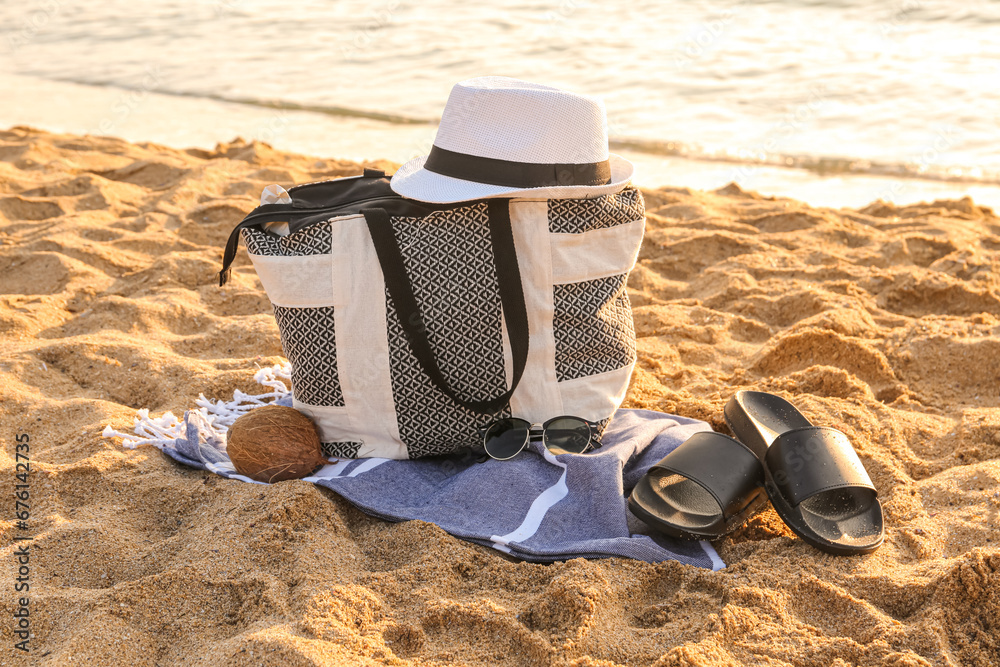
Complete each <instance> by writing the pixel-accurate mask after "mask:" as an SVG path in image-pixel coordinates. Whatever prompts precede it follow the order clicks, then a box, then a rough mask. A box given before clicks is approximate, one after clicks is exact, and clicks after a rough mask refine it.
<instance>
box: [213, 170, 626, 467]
mask: <svg viewBox="0 0 1000 667" xmlns="http://www.w3.org/2000/svg"><path fill="white" fill-rule="evenodd" d="M262 201H264V202H274V203H263V204H262V205H261V206H259V207H257V208H256V209H254V210H253V211H252V212H251V213H250V214H248V215H247V216H246V218H245V219H244V220H243V221H242V222H240V223H239V224H238V225H237V226H236V228H235V229H234V230H233V233H232V235H231V236H230V238H229V242H228V243H227V245H226V250H225V256H224V259H223V269H222V271H221V272H220V284H224V283H225V281H226V279H227V277H228V275H229V267H230V265H231V264H232V261H233V259H234V258H235V255H236V252H237V247H238V244H239V240H240V238H241V237H242V238H243V240H244V243H245V244H246V247H247V251H248V254H249V256H250V259H251V261H252V262H253V265H254V268H255V270H256V272H257V275H258V276H259V278H260V281H261V284H262V285H263V286H264V289H265V290H266V292H267V295H268V297H269V299H270V301H271V303H272V306H273V308H274V316H275V319H276V320H277V324H278V329H279V332H280V335H281V345H282V349H283V350H284V353H285V355H286V356H287V358H288V359H289V361H290V362H291V365H292V392H293V396H294V406H295V407H296V408H297V409H299V410H301V411H302V412H304V413H305V414H307V415H309V416H310V417H312V419H313V420H314V421H315V422H316V425H317V427H318V429H319V432H320V436H321V437H320V439H321V441H322V443H323V444H322V446H323V451H324V453H325V454H326V455H327V456H331V457H333V456H336V457H345V458H361V457H384V458H391V459H405V458H418V457H423V456H431V455H436V454H443V453H450V452H453V451H456V450H459V449H462V448H465V447H469V446H472V445H475V444H476V443H478V442H480V436H479V435H478V434H477V428H478V427H481V426H483V425H485V424H488V423H489V422H490V421H492V420H493V419H495V418H497V417H499V416H509V415H512V416H515V417H521V418H523V419H527V420H529V421H531V422H532V423H538V422H544V421H545V420H547V419H550V418H552V417H556V416H560V415H574V416H578V417H583V418H584V419H588V420H590V421H594V422H599V423H600V424H601V431H603V428H604V427H605V426H606V425H607V422H608V421H609V420H610V418H611V417H612V415H613V414H614V413H615V411H616V410H617V409H618V407H619V405H620V404H621V402H622V400H623V399H624V396H625V392H626V390H627V388H628V385H629V379H630V377H631V374H632V370H633V368H634V366H635V361H636V352H635V330H634V327H633V322H632V311H631V307H630V305H629V298H628V294H627V292H626V289H625V283H626V281H627V279H628V274H629V271H630V270H631V269H632V267H633V266H634V265H635V261H636V257H637V255H638V251H639V246H640V244H641V242H642V237H643V230H644V222H645V215H644V206H643V200H642V195H641V194H640V193H639V191H638V190H637V189H636V188H634V187H632V186H631V185H627V186H625V187H624V188H622V189H621V190H620V191H618V192H616V193H612V194H605V195H601V196H596V197H593V198H586V199H519V198H490V199H481V200H474V201H464V202H461V203H458V204H454V203H452V204H429V203H425V202H419V201H415V200H412V199H406V198H403V197H401V196H399V195H397V194H396V193H395V192H393V190H392V189H391V188H390V185H389V179H388V178H387V177H386V176H385V174H383V173H382V172H380V171H375V170H365V173H364V175H362V176H359V177H353V178H341V179H336V180H332V181H324V182H320V183H311V184H306V185H299V186H295V187H292V188H290V189H289V190H288V191H287V192H286V191H285V190H283V189H282V188H281V187H280V186H269V187H268V188H266V189H265V192H264V194H263V195H262ZM276 227H280V228H281V230H280V234H279V233H275V232H274V231H272V230H274V229H275V228H276Z"/></svg>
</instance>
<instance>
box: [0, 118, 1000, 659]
mask: <svg viewBox="0 0 1000 667" xmlns="http://www.w3.org/2000/svg"><path fill="white" fill-rule="evenodd" d="M393 165H394V162H391V161H389V160H380V161H374V162H370V163H368V164H367V166H376V167H381V168H391V167H392V166H393ZM360 169H361V165H359V164H357V163H354V162H351V161H348V160H342V159H333V158H320V157H316V156H315V155H312V154H290V153H286V152H282V151H279V150H276V149H274V148H272V147H271V146H269V145H267V144H265V143H261V142H246V141H242V140H236V141H231V142H224V143H220V144H218V145H216V146H214V147H213V148H211V149H205V148H187V149H183V150H181V149H174V148H170V147H167V146H163V145H159V144H156V143H151V142H144V143H142V144H135V143H129V142H128V141H125V140H121V139H115V138H107V137H94V136H80V135H72V134H55V133H49V132H46V131H42V130H35V129H28V128H12V129H8V130H0V275H3V280H2V282H0V285H2V290H0V292H2V293H0V416H2V422H3V423H4V424H5V425H10V426H11V428H8V429H5V430H4V431H3V432H0V441H2V443H3V446H4V452H5V453H6V455H7V459H6V464H5V467H4V470H5V472H6V473H7V477H6V479H8V480H10V479H13V468H14V465H13V463H14V461H13V456H14V451H15V436H19V435H20V434H24V433H26V434H28V435H29V436H30V441H31V443H32V451H31V457H32V458H31V462H32V467H33V473H32V475H33V476H32V478H31V484H32V499H33V502H32V509H31V517H32V519H31V527H30V534H31V535H32V536H33V538H34V539H33V541H32V547H31V548H32V550H33V551H32V603H31V604H32V606H31V607H30V608H31V614H32V617H31V623H32V632H34V634H35V636H34V638H33V639H32V648H33V650H37V657H39V658H41V661H42V663H41V664H53V665H56V664H69V663H70V660H71V658H72V662H81V663H86V662H88V661H90V662H94V663H95V664H96V663H100V664H107V665H110V666H111V667H125V666H126V665H133V664H155V663H159V664H190V663H193V662H195V661H198V660H200V661H202V662H203V663H204V664H206V665H220V666H221V665H250V664H287V665H293V666H297V665H380V664H395V665H413V666H415V667H416V666H424V665H474V666H480V665H481V666H483V667H485V666H487V665H490V666H494V665H500V666H503V667H507V666H510V667H514V666H515V665H518V666H519V665H524V664H538V665H542V664H564V665H575V666H577V667H584V666H585V665H591V666H597V665H600V666H601V667H613V666H617V665H656V666H657V667H666V666H668V665H694V664H698V665H710V666H713V667H714V666H720V667H721V666H722V665H733V664H760V663H763V662H768V663H769V664H776V665H796V666H800V665H801V666H809V667H813V666H815V667H828V666H829V665H835V664H841V665H843V664H852V665H855V664H856V665H866V666H867V665H871V666H879V667H882V666H886V667H888V666H890V665H893V666H903V665H908V666H917V665H920V666H925V665H956V666H957V665H960V664H983V665H986V664H995V663H1000V642H998V640H997V637H996V633H995V630H996V620H995V619H996V618H997V617H998V616H1000V492H997V489H1000V218H998V217H997V216H996V215H995V214H994V213H993V212H992V211H991V210H990V209H989V208H987V207H985V206H982V205H981V202H979V201H974V200H973V199H969V198H957V197H956V198H952V199H948V200H941V201H934V202H927V203H923V204H912V205H906V206H897V205H892V204H887V203H884V202H873V203H867V204H866V205H863V206H857V207H853V208H847V207H844V206H838V207H836V208H820V207H812V206H809V205H808V204H805V203H803V202H801V201H796V200H793V199H787V198H783V197H773V196H764V195H761V194H758V193H756V192H753V191H749V190H746V189H742V188H740V187H738V186H735V185H729V186H726V187H722V188H718V189H716V190H714V191H707V190H693V189H689V188H688V187H677V186H669V187H662V188H657V189H650V188H643V190H642V192H643V196H644V198H645V201H646V211H647V227H646V236H645V240H644V242H643V247H642V250H641V251H640V256H639V261H638V264H637V266H636V268H635V269H634V271H633V272H632V274H631V276H630V278H629V282H628V287H629V297H630V300H631V304H632V309H633V317H634V321H635V328H636V334H637V338H638V342H637V347H638V357H639V361H638V364H637V366H636V371H635V374H634V376H633V379H632V383H631V386H630V388H629V392H628V395H627V397H626V402H625V404H624V407H629V408H645V409H651V410H659V411H663V412H668V413H672V414H678V415H682V416H685V417H690V418H696V419H703V420H705V421H707V422H708V423H709V424H711V425H712V426H713V428H715V429H716V430H724V425H723V421H722V407H723V405H724V404H725V402H726V400H727V399H728V398H729V396H731V395H732V394H733V393H735V391H737V390H738V389H757V390H761V391H769V392H773V393H778V394H779V395H782V396H784V397H786V398H788V399H789V400H792V401H793V402H794V403H795V404H796V405H797V406H798V407H800V409H801V410H802V411H803V413H804V414H805V415H806V416H807V417H809V418H810V419H811V420H812V421H813V422H814V423H816V424H821V425H828V426H833V427H835V428H838V429H840V430H842V431H843V432H844V433H846V434H847V435H848V437H849V438H850V439H851V442H852V444H853V445H854V446H855V448H856V450H857V451H858V453H859V456H860V457H861V459H862V461H863V462H864V465H865V467H866V469H867V470H868V472H869V474H870V476H871V478H872V480H873V482H874V483H875V486H876V487H877V488H878V491H879V495H880V498H881V501H882V503H883V506H884V509H885V518H886V542H885V544H884V545H883V546H882V547H881V548H880V549H879V550H878V551H876V552H875V553H873V554H871V555H868V556H863V557H850V558H844V557H841V558H838V557H833V556H829V555H826V554H823V553H821V552H819V551H817V550H815V549H812V548H811V547H809V546H808V545H806V544H804V543H803V542H802V541H801V540H799V539H797V538H795V537H794V535H793V534H792V533H791V531H790V530H788V529H787V528H786V527H785V526H784V525H783V524H782V523H781V521H780V519H778V518H777V515H776V514H775V513H774V511H773V510H772V509H770V508H768V509H767V510H765V511H763V512H761V513H760V514H757V515H756V516H754V517H753V518H752V519H751V520H750V521H749V523H748V524H747V525H745V526H744V527H743V528H741V529H739V530H738V531H737V532H735V533H734V534H732V535H730V536H728V537H726V538H724V539H722V540H719V541H717V542H715V543H713V545H714V546H715V548H716V550H717V551H718V552H719V555H720V557H721V558H722V560H723V561H725V563H726V565H727V567H726V568H724V569H722V570H719V571H717V572H712V571H707V570H702V569H698V568H693V567H688V566H683V565H680V564H678V563H675V562H664V563H659V564H647V563H642V562H637V561H632V560H628V559H619V558H612V559H603V560H583V559H575V560H571V561H566V562H559V563H555V564H552V565H533V564H528V563H523V562H515V561H512V560H510V559H508V558H505V557H503V556H502V555H499V554H497V553H496V552H495V551H493V550H491V549H488V548H486V547H479V546H476V545H473V544H470V543H467V542H463V541H461V540H459V539H457V538H454V537H452V536H450V535H448V534H446V533H444V532H443V531H442V530H440V529H439V528H437V527H436V526H433V525H431V524H426V523H421V522H405V523H399V524H393V523H387V522H383V521H380V520H378V519H375V518H372V517H369V516H366V515H364V514H362V513H361V512H359V511H358V510H357V509H355V508H354V507H353V506H351V505H350V504H349V503H347V502H346V501H345V500H343V499H342V498H340V497H339V496H337V495H335V494H334V493H332V492H330V491H328V490H325V489H320V488H318V487H315V486H314V485H312V484H310V483H308V482H301V481H293V482H281V483H278V484H274V485H269V486H266V487H265V486H260V485H253V484H245V483H241V482H236V481H232V480H225V479H222V478H220V477H217V476H214V475H210V474H206V473H204V472H201V471H194V470H191V469H188V468H185V467H183V466H180V465H178V464H176V463H174V462H173V461H171V460H169V459H168V458H167V457H165V456H164V455H163V454H161V453H160V452H159V451H157V450H156V449H153V448H150V447H139V448H138V449H135V450H128V449H125V448H123V447H122V446H121V445H120V444H119V443H118V442H117V441H114V440H110V439H106V438H103V437H102V435H101V433H102V431H103V430H104V428H105V427H106V426H107V425H109V424H110V425H111V426H112V427H113V428H115V429H117V430H121V431H130V430H131V428H132V423H133V416H134V414H135V412H136V411H137V410H140V409H149V411H150V415H154V416H159V415H162V414H164V413H165V412H167V411H172V412H173V413H174V414H175V415H179V414H182V413H183V410H184V409H186V408H189V407H191V406H193V405H194V400H195V399H196V398H197V397H198V395H199V394H204V395H205V396H206V397H208V398H221V399H228V398H229V397H231V396H232V394H233V391H234V390H239V391H243V392H246V393H251V394H254V393H259V392H260V387H259V385H257V384H256V383H255V382H254V381H253V374H254V371H255V370H256V369H257V368H258V367H263V366H266V365H271V364H274V363H277V362H278V361H281V360H282V359H283V357H282V351H281V347H280V341H279V339H278V333H277V327H276V325H275V323H274V318H273V316H272V314H271V307H270V304H269V302H268V300H267V298H266V295H265V294H264V292H263V290H262V289H261V286H260V283H259V281H258V279H257V277H256V274H255V273H254V271H253V267H252V265H251V264H250V263H249V261H248V259H247V257H246V254H245V250H242V249H241V250H240V252H239V254H238V257H237V261H236V263H235V264H234V267H233V276H232V280H231V282H230V284H228V285H227V286H226V288H224V289H220V288H219V287H218V285H217V280H216V276H215V274H216V272H217V271H218V268H219V260H220V258H221V254H222V247H223V245H224V243H225V240H226V237H227V236H228V234H229V232H230V230H231V229H232V227H233V226H234V225H235V224H236V223H237V222H238V221H239V220H240V219H241V218H242V216H243V215H244V214H245V213H246V212H248V211H249V210H251V209H252V208H253V207H254V206H255V204H256V200H257V197H258V195H259V193H260V190H261V188H262V187H264V186H265V185H268V184H271V183H280V184H283V185H286V186H287V185H289V184H292V183H303V182H311V181H316V180H323V179H328V178H336V177H340V176H348V175H354V174H357V173H358V172H359V171H360ZM0 529H2V531H3V535H4V538H5V539H4V542H3V549H4V550H5V551H4V554H5V555H6V556H7V557H6V558H4V559H3V560H4V562H5V563H7V566H6V568H5V569H4V572H5V574H4V576H5V577H7V581H8V583H9V582H10V581H11V578H12V576H13V575H12V572H13V569H12V567H13V566H12V565H11V563H13V562H14V559H13V558H12V557H11V554H12V553H13V552H14V551H15V550H16V548H17V547H16V546H15V542H14V540H13V537H14V536H15V535H17V534H19V533H18V531H17V530H16V529H15V524H14V522H13V521H12V520H11V516H10V514H9V513H8V515H6V516H2V517H0ZM5 585H7V584H5ZM3 604H4V609H5V610H7V612H8V614H9V615H8V618H11V617H12V615H13V613H14V612H15V610H16V604H17V601H16V600H15V599H14V598H13V597H12V595H6V596H4V597H3ZM8 650H11V649H8ZM46 651H47V652H48V653H46V654H45V657H44V658H42V657H41V656H42V654H43V653H45V652H46Z"/></svg>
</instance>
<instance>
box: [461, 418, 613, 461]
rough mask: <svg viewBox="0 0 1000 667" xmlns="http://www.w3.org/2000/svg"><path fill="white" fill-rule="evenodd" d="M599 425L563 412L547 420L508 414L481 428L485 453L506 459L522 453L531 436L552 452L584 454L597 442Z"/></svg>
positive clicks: (495, 457) (499, 458) (498, 458)
mask: <svg viewBox="0 0 1000 667" xmlns="http://www.w3.org/2000/svg"><path fill="white" fill-rule="evenodd" d="M599 428H600V424H597V423H596V422H592V421H587V420H586V419H582V418H580V417H570V416H563V417H553V418H552V419H550V420H548V421H547V422H545V423H544V424H532V423H531V422H529V421H526V420H524V419H518V418H517V417H505V418H503V419H498V420H496V421H495V422H493V423H492V424H490V425H489V426H485V427H482V428H480V429H478V430H479V434H480V435H481V436H482V437H483V448H484V449H485V450H486V453H487V454H489V455H490V457H491V458H494V459H497V460H499V461H506V460H507V459H512V458H514V457H515V456H517V455H518V454H519V453H521V450H523V449H524V448H525V446H526V445H527V444H528V441H529V440H536V441H537V440H538V439H539V438H541V441H542V443H543V444H544V445H545V448H546V449H548V450H549V451H550V452H552V453H553V454H582V453H584V452H585V451H587V450H588V449H590V447H591V445H592V444H593V443H594V441H595V439H596V437H597V433H598V429H599ZM539 429H540V431H541V432H540V433H539ZM597 446H600V445H599V444H598V445H597Z"/></svg>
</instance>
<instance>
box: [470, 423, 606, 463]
mask: <svg viewBox="0 0 1000 667" xmlns="http://www.w3.org/2000/svg"><path fill="white" fill-rule="evenodd" d="M504 419H515V420H517V421H521V422H524V423H525V424H527V425H528V428H527V433H526V434H525V437H524V442H522V443H521V446H520V447H518V449H517V451H516V452H514V453H513V454H511V455H510V456H508V457H506V458H499V457H497V456H493V455H492V454H490V450H489V449H487V447H486V436H487V435H488V434H489V430H490V429H491V428H493V426H494V425H495V424H497V423H498V422H500V421H503V420H504ZM559 419H576V420H577V421H581V422H583V423H584V424H586V425H587V426H588V427H589V428H590V440H588V441H587V446H586V447H584V448H583V451H582V452H572V453H579V454H585V453H587V452H589V451H590V450H592V449H597V448H598V447H600V446H601V443H600V442H597V443H596V444H595V436H596V435H597V429H598V428H600V424H598V423H597V422H592V421H590V420H589V419H584V418H583V417H577V416H576V415H560V416H558V417H553V418H552V419H549V420H547V421H546V422H545V423H543V424H537V423H535V424H533V423H531V422H529V421H528V420H527V419H521V418H520V417H500V418H499V419H494V420H493V421H492V422H490V423H489V424H487V425H486V426H480V427H479V428H477V429H476V431H477V432H478V433H479V436H480V437H481V438H482V440H483V442H482V447H483V450H485V451H486V455H487V456H489V457H490V458H491V459H494V460H496V461H509V460H511V459H512V458H514V457H515V456H517V455H518V454H520V453H521V452H523V451H524V448H525V447H527V446H528V443H529V442H531V441H532V440H533V439H534V440H537V439H538V437H536V435H535V434H536V433H537V431H538V429H541V441H542V444H543V445H544V446H545V449H549V445H548V443H547V442H546V440H545V429H547V428H548V427H549V426H550V425H551V424H552V423H553V422H555V421H557V420H559ZM549 451H552V450H549Z"/></svg>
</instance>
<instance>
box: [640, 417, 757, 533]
mask: <svg viewBox="0 0 1000 667" xmlns="http://www.w3.org/2000/svg"><path fill="white" fill-rule="evenodd" d="M653 471H662V472H670V473H674V474H677V475H681V476H682V477H687V478H688V479H690V480H692V481H694V482H696V483H697V484H699V485H700V486H702V487H704V488H705V490H706V491H708V492H709V493H711V494H712V497H713V498H715V501H716V502H717V503H719V507H720V508H721V509H722V516H723V517H724V518H725V519H728V518H730V517H731V516H733V515H734V514H737V513H739V511H740V510H741V509H743V507H744V505H745V504H746V503H745V502H743V501H744V500H745V499H746V497H747V495H748V494H749V493H750V492H751V491H753V490H754V489H755V488H757V487H760V486H763V485H764V469H763V467H762V466H761V463H760V460H759V459H758V458H757V457H756V456H755V455H754V453H753V452H751V451H750V450H749V449H748V448H747V446H746V445H744V444H743V443H741V442H739V441H738V440H734V439H732V438H730V437H729V436H726V435H722V434H721V433H716V432H714V431H701V432H698V433H695V434H694V435H692V436H691V437H690V438H688V439H687V440H685V441H684V442H682V443H681V444H680V445H679V446H678V447H677V448H676V449H675V450H674V451H672V452H670V453H669V454H667V455H666V456H665V457H663V459H662V460H660V462H659V463H657V464H656V465H654V466H653V467H652V468H651V469H650V472H653Z"/></svg>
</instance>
